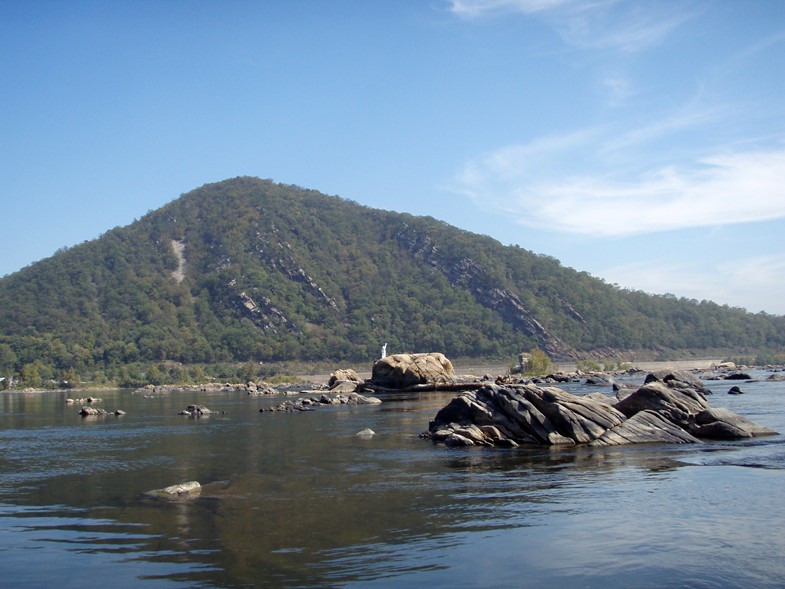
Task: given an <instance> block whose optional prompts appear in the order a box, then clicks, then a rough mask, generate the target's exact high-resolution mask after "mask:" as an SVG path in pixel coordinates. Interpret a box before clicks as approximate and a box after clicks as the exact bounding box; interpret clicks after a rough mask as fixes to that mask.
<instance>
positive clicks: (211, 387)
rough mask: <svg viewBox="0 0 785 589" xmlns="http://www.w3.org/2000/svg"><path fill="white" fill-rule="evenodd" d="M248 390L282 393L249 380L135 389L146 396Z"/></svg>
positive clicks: (252, 391)
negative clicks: (239, 382)
mask: <svg viewBox="0 0 785 589" xmlns="http://www.w3.org/2000/svg"><path fill="white" fill-rule="evenodd" d="M223 391H229V392H247V393H248V394H249V395H280V394H282V393H281V392H280V391H278V390H277V389H276V388H275V387H273V386H271V385H269V384H267V383H266V382H264V381H260V382H253V381H249V382H247V383H245V384H238V383H230V382H224V383H206V384H190V385H189V384H162V385H152V384H147V385H145V386H143V387H140V388H138V389H136V390H135V391H134V393H141V394H143V395H145V396H151V395H161V394H165V393H171V392H185V393H188V392H208V393H217V392H223Z"/></svg>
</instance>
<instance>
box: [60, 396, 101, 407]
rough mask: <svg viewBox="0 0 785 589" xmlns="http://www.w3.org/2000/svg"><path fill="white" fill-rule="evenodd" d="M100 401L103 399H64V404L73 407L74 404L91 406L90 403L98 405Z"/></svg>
mask: <svg viewBox="0 0 785 589" xmlns="http://www.w3.org/2000/svg"><path fill="white" fill-rule="evenodd" d="M101 401H103V399H99V398H98V397H85V398H80V399H66V400H65V404H66V405H73V404H74V403H81V404H84V403H88V404H91V403H100V402H101Z"/></svg>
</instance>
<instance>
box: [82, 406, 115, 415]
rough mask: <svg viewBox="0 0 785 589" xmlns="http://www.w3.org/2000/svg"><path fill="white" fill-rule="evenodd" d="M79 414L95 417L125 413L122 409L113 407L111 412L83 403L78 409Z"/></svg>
mask: <svg viewBox="0 0 785 589" xmlns="http://www.w3.org/2000/svg"><path fill="white" fill-rule="evenodd" d="M79 415H81V416H82V417H97V416H102V415H117V416H118V417H119V416H121V415H125V411H123V410H122V409H115V410H114V411H112V412H111V413H110V412H109V411H107V410H106V409H101V408H100V407H92V406H89V405H85V406H84V407H82V408H81V409H80V410H79Z"/></svg>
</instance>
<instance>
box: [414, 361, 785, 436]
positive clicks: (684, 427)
mask: <svg viewBox="0 0 785 589" xmlns="http://www.w3.org/2000/svg"><path fill="white" fill-rule="evenodd" d="M706 393H708V391H707V389H705V388H704V387H703V386H702V384H701V382H700V381H699V380H698V379H696V378H695V377H693V376H692V375H691V374H689V373H686V372H680V371H661V372H657V373H652V374H649V375H648V376H647V377H646V380H645V382H644V384H643V386H641V387H639V388H638V389H637V390H636V391H635V392H633V393H632V394H629V395H627V396H626V397H625V398H624V399H623V400H618V399H616V398H613V397H605V396H604V395H591V396H585V397H581V396H577V395H573V394H570V393H567V392H565V391H563V390H561V389H559V388H556V387H540V386H537V385H533V384H511V385H498V384H489V385H485V386H483V387H481V388H479V389H477V390H473V391H468V392H466V393H464V394H462V395H460V396H458V397H456V398H454V399H453V400H452V401H450V402H449V403H448V404H447V405H446V406H445V407H443V408H442V409H441V410H440V411H439V412H438V413H437V414H436V417H435V419H434V420H433V421H432V422H431V423H430V426H429V428H428V431H427V432H424V433H423V434H421V435H422V437H424V438H429V439H431V440H433V441H435V442H442V443H444V444H446V445H448V446H499V447H513V446H519V445H549V446H550V445H577V444H582V445H589V446H617V445H622V444H640V443H680V444H686V443H695V442H699V441H700V439H742V438H751V437H755V436H762V435H772V434H776V433H777V432H774V431H772V430H770V429H768V428H765V427H762V426H759V425H756V424H754V423H752V422H751V421H749V420H747V419H745V418H744V417H742V416H740V415H737V414H735V413H733V412H731V411H728V410H727V409H718V408H713V407H710V406H709V404H708V402H707V401H706V397H705V395H706Z"/></svg>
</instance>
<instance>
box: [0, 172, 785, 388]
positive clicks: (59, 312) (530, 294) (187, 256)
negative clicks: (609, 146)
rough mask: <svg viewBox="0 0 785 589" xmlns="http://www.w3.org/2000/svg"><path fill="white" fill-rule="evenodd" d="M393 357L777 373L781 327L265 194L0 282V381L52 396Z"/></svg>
mask: <svg viewBox="0 0 785 589" xmlns="http://www.w3.org/2000/svg"><path fill="white" fill-rule="evenodd" d="M175 242H176V243H175ZM180 255H182V256H183V257H184V262H185V266H184V268H185V270H184V272H183V273H181V274H180V273H175V272H174V271H175V270H176V269H177V268H178V265H179V261H180V260H179V256H180ZM504 301H506V302H504ZM385 342H387V343H388V349H389V350H390V351H391V353H392V352H404V351H408V352H416V351H442V352H444V353H445V354H447V355H448V356H450V357H494V358H510V357H516V356H517V354H518V353H519V352H520V351H521V350H528V349H531V348H534V347H536V348H538V349H542V350H545V351H547V352H548V353H549V354H551V355H554V351H556V352H559V353H562V354H564V355H565V356H571V357H587V356H590V355H592V354H593V353H596V354H601V355H602V357H608V356H609V354H610V352H613V351H616V352H618V353H626V354H631V353H638V352H640V353H644V354H649V355H652V354H667V353H670V352H669V350H671V351H675V350H680V349H686V348H693V349H706V350H708V349H714V348H724V349H728V350H738V351H743V352H745V353H750V354H753V355H754V354H759V355H761V356H762V355H764V354H765V355H768V356H776V354H779V353H782V352H783V350H785V318H783V317H776V316H771V315H766V314H750V313H747V312H745V311H744V310H742V309H734V308H730V307H727V306H721V305H717V304H715V303H712V302H709V301H700V302H698V301H691V300H685V299H678V298H676V297H674V296H672V295H670V296H668V295H648V294H644V293H642V292H639V291H633V290H626V289H621V288H618V287H616V286H613V285H609V284H606V283H605V282H603V281H602V280H598V279H596V278H594V277H592V276H590V275H589V274H587V273H585V272H578V271H575V270H573V269H571V268H565V267H563V266H562V265H561V264H560V263H559V261H558V260H556V259H554V258H552V257H549V256H543V255H537V254H534V253H532V252H530V251H527V250H526V249H523V248H521V247H518V246H513V247H505V246H502V245H501V244H500V243H498V242H497V241H495V240H493V239H491V238H489V237H485V236H480V235H475V234H472V233H470V232H467V231H462V230H458V229H456V228H454V227H450V226H449V225H447V224H446V223H443V222H441V221H438V220H435V219H432V218H428V217H414V216H412V215H407V214H401V213H393V212H387V211H380V210H375V209H370V208H367V207H362V206H360V205H357V204H356V203H352V202H350V201H346V200H344V199H341V198H339V197H332V196H325V195H323V194H320V193H318V192H316V191H312V190H304V189H301V188H298V187H295V186H289V185H282V184H275V183H273V182H270V181H266V180H259V179H256V178H235V179H232V180H227V181H224V182H219V183H215V184H209V185H206V186H203V187H202V188H199V189H197V190H194V191H192V192H190V193H188V194H186V195H183V196H182V197H180V198H178V199H177V200H175V201H173V202H171V203H169V204H167V205H166V206H164V207H162V208H161V209H159V210H157V211H152V212H150V213H148V214H147V215H145V216H144V217H143V218H142V219H139V220H138V221H136V222H134V223H132V224H131V225H128V226H126V227H117V228H114V229H111V230H110V231H107V232H106V233H105V234H104V235H102V236H101V237H100V238H99V239H97V240H94V241H89V242H85V243H83V244H81V245H78V246H75V247H72V248H68V249H66V250H62V251H60V252H58V253H56V254H55V255H54V256H52V257H51V258H48V259H46V260H42V261H41V262H38V263H36V264H33V265H31V266H29V267H28V268H25V269H23V270H21V271H20V272H17V273H15V274H12V275H10V276H7V277H5V278H3V279H0V373H3V372H5V373H9V374H14V375H17V376H21V375H22V373H23V372H25V374H26V375H27V377H28V379H30V380H36V379H37V380H40V381H41V382H42V383H43V382H44V381H45V380H47V379H52V378H56V377H58V375H65V374H70V372H69V371H71V370H73V371H74V372H73V374H75V375H82V378H85V375H87V374H95V373H96V372H97V371H103V373H104V374H105V375H106V376H107V377H108V375H110V374H114V375H116V378H120V379H121V380H123V381H124V382H128V383H132V382H136V381H138V379H139V378H141V376H140V375H141V374H143V373H144V372H145V371H146V370H147V369H148V368H147V367H148V366H151V365H152V366H157V368H156V370H157V371H158V373H159V374H156V372H155V371H152V372H153V376H154V377H156V379H158V380H166V379H172V378H185V379H187V378H191V377H193V375H192V370H184V369H182V368H172V366H175V365H182V364H189V365H193V364H204V365H205V366H208V365H217V364H222V363H226V364H225V366H226V367H225V368H222V369H220V370H218V369H216V371H215V372H216V376H217V374H218V373H227V374H231V375H233V376H238V373H239V369H238V368H237V367H238V366H259V364H258V363H259V362H273V361H282V360H312V361H317V360H331V361H368V360H369V359H374V358H376V357H377V356H378V353H379V349H380V347H381V345H382V344H383V343H385ZM172 363H175V364H172ZM121 366H125V367H126V372H120V370H119V368H120V367H121ZM232 366H234V367H235V368H232ZM25 367H27V368H25ZM162 367H163V368H162ZM36 372H37V377H36ZM249 374H250V373H249ZM178 375H179V376H178ZM202 375H203V376H205V377H206V376H207V375H208V374H207V373H206V372H203V373H202Z"/></svg>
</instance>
